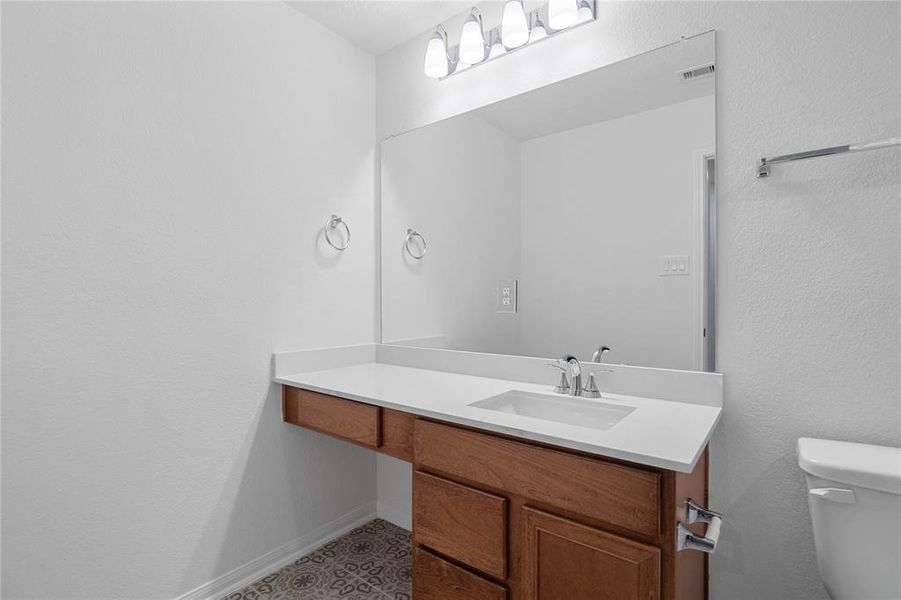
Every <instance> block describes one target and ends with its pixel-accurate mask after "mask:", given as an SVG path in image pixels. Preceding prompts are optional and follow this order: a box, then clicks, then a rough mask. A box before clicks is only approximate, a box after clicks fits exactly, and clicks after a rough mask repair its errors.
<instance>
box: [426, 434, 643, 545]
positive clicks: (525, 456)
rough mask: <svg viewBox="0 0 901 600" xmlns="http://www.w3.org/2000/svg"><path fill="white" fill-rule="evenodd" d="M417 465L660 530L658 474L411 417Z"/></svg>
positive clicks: (630, 526)
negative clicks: (414, 419)
mask: <svg viewBox="0 0 901 600" xmlns="http://www.w3.org/2000/svg"><path fill="white" fill-rule="evenodd" d="M413 446H414V454H415V457H416V464H417V466H423V467H426V468H428V469H430V470H435V471H440V472H442V473H447V474H449V475H453V476H456V477H459V478H461V479H464V480H467V481H471V482H473V483H477V484H480V485H485V486H487V487H490V488H495V489H499V490H504V491H505V492H507V493H510V494H515V495H518V496H523V497H525V498H528V499H531V500H534V501H536V502H540V503H543V504H547V505H549V506H554V507H557V508H560V509H563V510H565V511H569V512H572V513H574V514H579V515H583V516H586V517H589V518H592V519H597V520H599V521H603V522H606V523H609V524H611V525H614V526H617V527H620V528H623V529H627V530H629V531H634V532H636V533H639V534H642V535H644V536H646V537H648V538H654V539H656V538H657V537H658V536H659V535H660V487H661V480H660V474H659V473H657V472H655V471H647V470H644V469H637V468H631V467H627V466H623V465H619V464H615V463H611V462H607V461H604V460H598V459H593V458H587V457H584V456H579V455H576V454H570V453H568V452H563V451H559V450H553V449H550V448H544V447H541V446H536V445H533V444H527V443H523V442H518V441H514V440H508V439H504V438H500V437H496V436H493V435H489V434H483V433H479V432H476V431H469V430H466V429H461V428H459V427H452V426H448V425H441V424H439V423H432V422H430V421H423V420H422V419H417V420H416V426H415V430H414V436H413Z"/></svg>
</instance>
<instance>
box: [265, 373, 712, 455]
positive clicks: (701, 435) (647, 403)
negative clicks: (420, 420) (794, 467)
mask: <svg viewBox="0 0 901 600" xmlns="http://www.w3.org/2000/svg"><path fill="white" fill-rule="evenodd" d="M274 381H276V382H277V383H282V384H285V385H289V386H294V387H298V388H303V389H307V390H312V391H316V392H322V393H324V394H330V395H333V396H339V397H342V398H347V399H350V400H357V401H359V402H364V403H366V404H372V405H376V406H384V407H386V408H394V409H397V410H401V411H405V412H409V413H413V414H416V415H420V416H424V417H432V418H435V419H440V420H442V421H448V422H451V423H457V424H460V425H466V426H470V427H475V428H478V429H484V430H487V431H494V432H498V433H503V434H507V435H512V436H516V437H520V438H524V439H529V440H534V441H538V442H544V443H547V444H552V445H555V446H561V447H564V448H571V449H574V450H580V451H583V452H589V453H591V454H596V455H598V456H606V457H610V458H617V459H621V460H627V461H630V462H634V463H638V464H643V465H649V466H652V467H660V468H663V469H670V470H673V471H680V472H683V473H690V472H691V471H692V469H693V468H694V466H695V464H696V463H697V461H698V459H699V458H700V456H701V453H702V452H703V450H704V447H705V446H706V445H707V442H708V441H709V439H710V436H711V435H712V433H713V430H714V428H715V427H716V424H717V422H718V421H719V419H720V415H721V413H722V408H721V407H719V406H708V405H703V404H692V403H688V402H679V401H669V400H658V399H653V398H641V397H637V396H627V395H622V394H609V393H604V394H603V397H602V398H599V399H598V401H599V402H605V403H608V404H618V405H624V406H629V407H634V408H636V410H634V411H633V412H632V413H631V414H629V415H628V416H627V417H625V418H624V419H623V420H622V421H620V422H619V423H617V424H616V425H614V426H613V427H611V428H610V429H608V430H605V431H600V430H596V429H589V428H587V427H579V426H576V425H566V424H562V423H555V422H551V421H545V420H541V419H535V418H532V417H526V416H521V415H515V414H508V413H502V412H497V411H491V410H486V409H482V408H474V407H470V406H467V405H468V404H471V403H473V402H476V401H478V400H484V399H486V398H489V397H491V396H496V395H498V394H502V393H504V392H507V391H510V390H521V391H525V392H538V393H549V394H552V393H553V391H552V388H551V387H550V386H548V385H540V384H535V383H524V382H520V381H511V380H505V379H495V378H490V377H476V376H473V375H463V374H459V373H448V372H443V371H433V370H428V369H418V368H412V367H406V366H399V365H393V364H384V363H379V362H374V361H373V362H365V363H363V364H356V365H351V366H343V367H338V368H333V369H327V370H319V371H311V372H305V373H299V374H296V375H281V376H277V377H275V378H274Z"/></svg>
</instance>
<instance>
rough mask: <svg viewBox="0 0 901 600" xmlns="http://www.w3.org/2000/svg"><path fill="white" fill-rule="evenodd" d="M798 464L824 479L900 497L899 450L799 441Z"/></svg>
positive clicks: (832, 441)
mask: <svg viewBox="0 0 901 600" xmlns="http://www.w3.org/2000/svg"><path fill="white" fill-rule="evenodd" d="M798 465H799V466H800V467H801V468H802V469H804V471H806V472H807V473H810V474H811V475H815V476H817V477H822V478H823V479H829V480H831V481H836V482H839V483H845V484H848V485H856V486H859V487H862V488H868V489H871V490H879V491H881V492H889V493H892V494H901V448H893V447H890V446H872V445H870V444H855V443H853V442H838V441H835V440H818V439H814V438H801V439H799V440H798Z"/></svg>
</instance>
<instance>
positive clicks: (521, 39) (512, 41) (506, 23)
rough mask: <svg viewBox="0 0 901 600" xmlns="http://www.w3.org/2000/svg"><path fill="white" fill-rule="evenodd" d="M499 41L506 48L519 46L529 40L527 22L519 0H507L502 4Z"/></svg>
mask: <svg viewBox="0 0 901 600" xmlns="http://www.w3.org/2000/svg"><path fill="white" fill-rule="evenodd" d="M501 41H502V42H503V43H504V46H506V47H507V48H519V47H520V46H522V45H523V44H525V43H526V42H528V41H529V22H528V21H527V20H526V13H525V11H524V10H523V8H522V2H521V1H520V0H509V1H508V2H507V3H506V4H505V5H504V16H503V18H502V19H501Z"/></svg>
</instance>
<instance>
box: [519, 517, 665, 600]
mask: <svg viewBox="0 0 901 600" xmlns="http://www.w3.org/2000/svg"><path fill="white" fill-rule="evenodd" d="M522 561H523V586H522V589H523V594H522V598H523V599H524V600H539V599H540V600H657V599H658V598H660V550H659V549H657V548H655V547H653V546H649V545H646V544H641V543H639V542H635V541H632V540H628V539H626V538H623V537H620V536H618V535H613V534H611V533H606V532H604V531H601V530H600V529H596V528H594V527H589V526H587V525H583V524H581V523H576V522H575V521H570V520H569V519H564V518H561V517H558V516H555V515H552V514H549V513H546V512H543V511H540V510H535V509H533V508H529V507H525V508H523V540H522Z"/></svg>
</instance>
